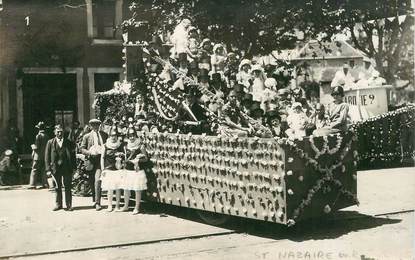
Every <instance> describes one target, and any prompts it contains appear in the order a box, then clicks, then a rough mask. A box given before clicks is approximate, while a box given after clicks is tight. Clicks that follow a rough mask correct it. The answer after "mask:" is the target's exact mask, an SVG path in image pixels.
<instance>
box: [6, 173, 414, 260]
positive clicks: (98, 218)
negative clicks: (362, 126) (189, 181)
mask: <svg viewBox="0 0 415 260" xmlns="http://www.w3.org/2000/svg"><path fill="white" fill-rule="evenodd" d="M358 198H359V201H360V203H361V204H360V206H359V207H356V206H353V207H349V208H346V209H344V210H342V211H340V212H337V213H336V214H334V215H333V216H331V217H330V218H325V219H318V220H310V221H307V222H304V223H299V224H298V225H297V226H296V227H294V228H290V229H287V228H285V227H283V226H280V225H275V224H270V223H263V222H258V221H253V220H246V219H240V218H232V221H231V222H230V223H229V224H226V225H224V226H222V227H215V226H210V225H206V224H203V223H201V222H200V221H199V220H198V219H197V218H196V217H195V214H194V211H187V210H183V209H179V208H176V207H172V206H160V205H157V204H143V207H144V209H145V210H146V212H147V213H146V214H140V215H136V216H133V215H132V214H131V212H127V213H121V212H112V213H107V212H105V211H102V212H96V211H95V210H94V209H93V208H92V206H91V199H90V198H81V197H74V203H73V204H74V207H75V211H73V212H66V211H58V212H52V211H51V209H52V207H53V194H52V193H51V192H48V191H47V190H24V189H18V188H17V189H12V190H7V189H6V190H5V189H2V190H0V257H6V256H22V255H25V254H27V257H24V258H26V259H413V256H414V254H413V253H414V252H413V247H414V245H415V242H414V238H415V237H414V224H415V217H414V216H415V215H414V212H413V210H414V204H415V203H414V200H415V168H399V169H388V170H373V171H361V172H358ZM65 250H66V251H67V252H65V253H57V252H59V251H65Z"/></svg>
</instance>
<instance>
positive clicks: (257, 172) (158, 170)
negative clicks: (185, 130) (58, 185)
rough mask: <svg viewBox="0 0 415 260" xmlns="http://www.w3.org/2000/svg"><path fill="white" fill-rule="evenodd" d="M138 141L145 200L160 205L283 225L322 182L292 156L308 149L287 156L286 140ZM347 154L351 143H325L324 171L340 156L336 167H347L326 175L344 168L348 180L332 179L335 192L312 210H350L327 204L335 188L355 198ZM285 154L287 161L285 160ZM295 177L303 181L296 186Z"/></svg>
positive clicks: (162, 137) (167, 137)
mask: <svg viewBox="0 0 415 260" xmlns="http://www.w3.org/2000/svg"><path fill="white" fill-rule="evenodd" d="M316 139H317V138H316ZM320 139H322V138H320ZM332 139H333V140H332ZM144 140H145V142H146V147H147V149H148V151H149V154H150V156H151V162H152V167H151V168H150V169H149V170H147V175H148V179H149V190H148V193H147V194H148V195H150V197H152V199H154V200H156V201H159V202H162V203H166V204H172V205H176V206H182V207H189V208H195V209H200V210H206V211H211V212H217V213H221V214H226V215H233V216H239V217H246V218H253V219H258V220H264V221H270V222H276V223H282V224H287V223H288V224H289V222H288V220H290V219H292V220H293V219H300V218H299V217H296V218H294V217H293V211H294V209H297V208H298V207H300V205H301V203H302V200H303V198H304V196H305V195H306V194H307V192H308V191H309V190H310V189H311V188H313V187H314V186H315V185H316V182H318V181H319V180H320V179H321V178H322V177H326V175H324V174H322V171H321V169H319V170H320V171H319V170H314V172H313V170H312V168H311V166H310V165H306V163H305V160H304V158H300V155H299V154H296V152H295V151H294V150H292V149H297V150H302V149H305V152H304V153H307V154H308V153H309V152H310V151H309V150H310V148H309V145H305V146H304V144H303V143H307V142H306V141H299V142H298V143H297V142H296V143H297V146H295V148H292V149H291V150H289V147H291V146H292V145H293V144H291V143H289V142H287V141H286V140H285V141H282V140H279V141H277V140H274V139H260V138H225V137H213V136H212V137H211V136H191V135H179V134H147V135H146V136H145V137H144ZM338 140H340V141H338ZM332 142H334V144H332ZM315 143H316V145H317V146H319V145H320V146H321V145H322V144H323V143H322V141H321V142H320V143H319V141H316V142H315ZM338 143H340V147H338V145H339V144H338ZM324 148H325V146H324ZM351 149H352V147H351V138H348V139H347V138H339V139H337V136H334V137H332V138H331V139H330V140H329V149H328V150H327V153H329V152H332V151H334V150H336V152H335V153H334V156H333V155H332V154H330V155H327V157H328V158H330V160H329V161H327V165H329V164H330V163H333V164H336V163H338V161H336V159H334V158H337V159H338V158H340V157H342V156H343V158H342V159H340V162H344V161H345V162H349V163H341V165H339V166H338V165H337V164H336V167H334V168H333V170H332V172H334V171H336V172H337V170H338V169H340V170H341V171H342V170H343V166H344V167H345V168H346V170H345V171H346V173H345V175H346V174H348V175H350V176H349V177H343V176H338V177H336V178H335V181H336V183H337V186H336V188H333V189H332V191H331V192H329V193H324V194H323V196H322V198H321V200H323V201H318V202H316V205H317V204H318V206H320V204H321V205H326V204H327V205H330V206H331V207H332V208H333V209H338V208H341V207H343V206H344V205H346V204H347V205H350V204H353V202H352V200H349V203H346V204H342V203H340V202H339V203H337V202H335V203H333V201H335V200H336V196H338V193H339V189H341V187H340V186H342V187H344V188H346V187H347V190H348V191H350V193H351V195H352V196H351V197H355V194H356V180H355V179H353V175H354V174H355V172H356V171H355V166H354V165H353V160H351V159H350V158H351V157H350V155H349V154H352V151H351ZM288 150H289V153H290V158H287V155H286V151H288ZM345 150H348V151H347V152H345ZM322 152H323V153H325V151H322ZM343 153H344V155H342V154H343ZM310 154H311V153H310ZM325 156H326V155H325V154H324V155H321V159H322V160H323V159H324V160H325ZM291 157H292V158H291ZM319 159H320V158H319ZM319 161H320V160H319ZM324 165H326V164H324ZM300 176H303V177H302V178H303V179H302V180H300V179H301V178H300ZM333 181H334V180H333ZM338 182H340V186H339V183H338ZM343 182H344V183H343ZM337 187H340V188H337ZM316 199H320V198H319V196H316V197H315V198H314V199H312V200H313V205H312V207H313V208H314V201H315V200H316ZM341 199H343V197H342V198H341ZM291 204H292V205H291ZM287 214H288V216H287ZM300 214H303V211H302V212H301V213H300ZM304 214H305V215H304V216H305V217H309V216H314V215H318V214H320V215H321V214H322V213H321V212H320V211H316V214H314V213H313V214H311V213H309V212H308V210H307V211H304ZM292 220H290V221H292Z"/></svg>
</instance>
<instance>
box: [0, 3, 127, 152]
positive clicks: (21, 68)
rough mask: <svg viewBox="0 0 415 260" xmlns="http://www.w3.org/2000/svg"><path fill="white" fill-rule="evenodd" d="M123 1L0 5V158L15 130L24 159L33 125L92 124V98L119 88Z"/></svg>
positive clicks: (125, 5)
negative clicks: (39, 123)
mask: <svg viewBox="0 0 415 260" xmlns="http://www.w3.org/2000/svg"><path fill="white" fill-rule="evenodd" d="M128 6H129V1H128V0H61V1H51V0H6V1H3V3H2V7H3V10H2V11H0V136H2V137H3V138H1V140H0V151H1V150H4V149H5V148H6V147H7V146H9V145H10V144H9V142H11V141H10V133H9V132H10V129H11V128H17V129H18V132H19V134H18V136H19V138H20V140H21V144H20V146H21V149H20V150H21V151H20V152H27V151H28V147H29V146H30V144H31V142H32V141H33V139H34V135H35V133H36V129H35V127H34V126H35V124H36V123H37V122H38V121H45V122H46V124H47V125H49V126H52V125H54V124H56V123H61V124H63V125H64V127H70V124H71V123H72V121H74V120H78V121H80V123H81V125H84V124H85V123H87V122H88V120H89V119H90V118H91V117H93V116H94V111H93V109H92V108H91V104H92V103H93V99H94V93H96V92H102V91H106V90H108V89H111V88H112V86H113V82H114V81H117V80H123V75H124V73H123V69H122V63H123V61H122V29H121V27H120V25H121V23H122V21H123V20H124V19H126V18H128V17H129V16H130V13H129V10H128Z"/></svg>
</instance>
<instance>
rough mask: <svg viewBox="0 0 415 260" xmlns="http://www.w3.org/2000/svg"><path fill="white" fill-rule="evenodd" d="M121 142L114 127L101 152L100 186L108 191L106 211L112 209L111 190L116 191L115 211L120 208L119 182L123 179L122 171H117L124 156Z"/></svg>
mask: <svg viewBox="0 0 415 260" xmlns="http://www.w3.org/2000/svg"><path fill="white" fill-rule="evenodd" d="M123 152H124V146H123V142H121V141H120V139H119V133H118V131H117V129H116V128H112V129H111V130H110V133H109V138H108V139H107V141H106V142H105V145H104V151H103V153H102V154H101V169H103V171H102V175H101V181H102V184H101V187H102V190H107V191H108V195H107V196H108V208H107V210H108V212H111V211H112V210H113V207H112V195H113V191H114V190H115V191H116V202H115V203H116V204H115V209H116V211H121V209H120V199H121V189H120V187H121V182H122V180H123V175H122V172H120V171H118V170H121V169H122V159H123V157H124V156H122V155H123Z"/></svg>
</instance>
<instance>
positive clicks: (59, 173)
mask: <svg viewBox="0 0 415 260" xmlns="http://www.w3.org/2000/svg"><path fill="white" fill-rule="evenodd" d="M75 166H76V162H75V154H74V153H73V144H72V143H71V142H70V141H69V140H68V139H66V138H65V137H64V136H63V128H62V126H61V125H56V126H55V138H52V139H50V140H49V141H48V142H47V144H46V150H45V167H46V172H47V175H48V176H52V177H53V179H54V180H55V182H56V183H55V185H56V188H55V191H56V196H55V203H56V204H55V207H54V208H53V210H54V211H57V210H60V209H62V181H63V185H64V186H65V204H66V210H68V211H72V210H73V209H72V190H71V189H72V174H73V170H74V168H75Z"/></svg>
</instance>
